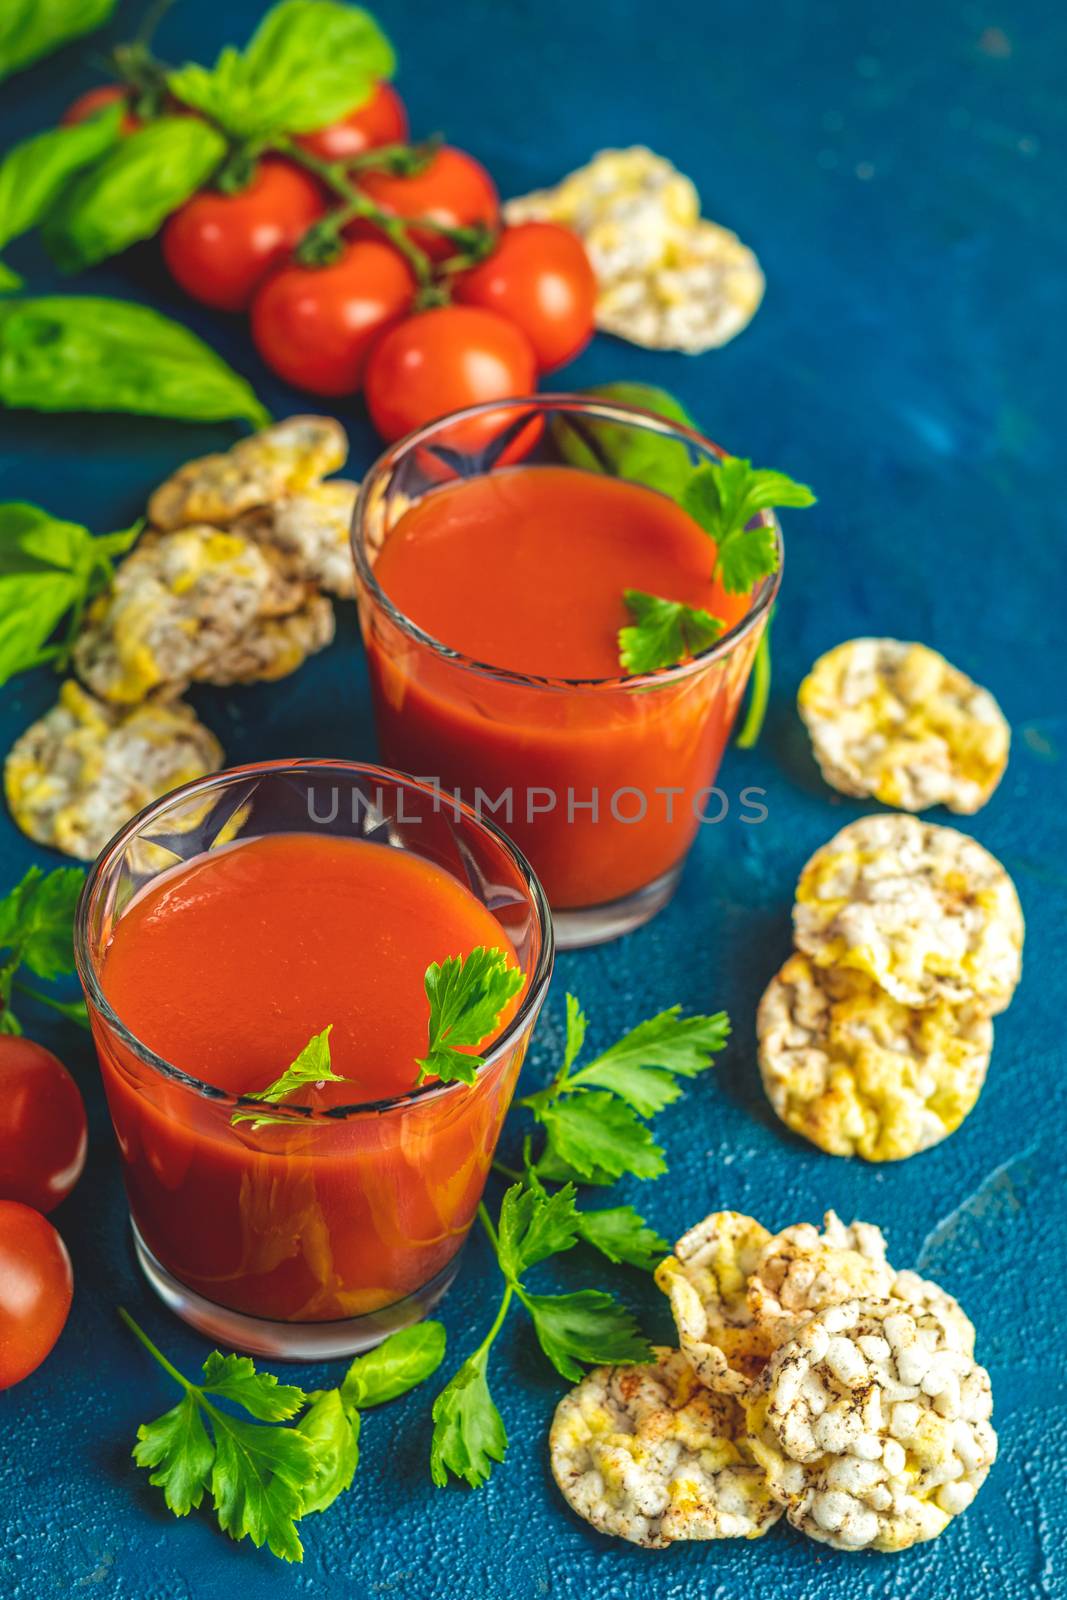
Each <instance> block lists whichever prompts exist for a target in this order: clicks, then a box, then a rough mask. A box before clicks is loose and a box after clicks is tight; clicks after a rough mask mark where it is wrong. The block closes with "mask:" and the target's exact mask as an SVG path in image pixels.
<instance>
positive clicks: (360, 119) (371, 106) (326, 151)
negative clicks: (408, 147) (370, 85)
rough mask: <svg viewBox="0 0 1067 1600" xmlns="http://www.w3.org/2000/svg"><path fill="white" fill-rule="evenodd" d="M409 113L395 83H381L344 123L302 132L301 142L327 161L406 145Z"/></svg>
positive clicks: (312, 152) (340, 159)
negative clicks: (382, 146) (385, 145)
mask: <svg viewBox="0 0 1067 1600" xmlns="http://www.w3.org/2000/svg"><path fill="white" fill-rule="evenodd" d="M407 136H408V114H407V111H406V110H405V109H404V102H403V100H401V98H400V96H399V95H398V94H397V92H396V90H395V89H394V88H393V86H392V84H391V83H379V84H378V86H377V88H376V89H375V90H374V93H373V94H372V95H371V97H370V99H369V100H368V101H367V102H366V103H365V104H364V105H361V106H357V107H356V109H355V111H350V112H349V113H348V116H347V117H342V119H341V121H340V122H331V123H330V126H329V127H328V128H319V129H318V130H317V131H316V132H315V133H302V134H301V135H300V136H299V138H298V139H297V141H296V142H297V144H299V145H303V147H304V149H305V150H308V151H310V153H311V154H312V155H313V156H318V157H319V158H320V159H321V160H323V161H344V160H346V159H347V158H349V157H350V156H361V155H362V154H363V152H364V150H373V149H375V148H376V147H377V146H378V145H382V144H403V143H404V142H405V140H406V139H407Z"/></svg>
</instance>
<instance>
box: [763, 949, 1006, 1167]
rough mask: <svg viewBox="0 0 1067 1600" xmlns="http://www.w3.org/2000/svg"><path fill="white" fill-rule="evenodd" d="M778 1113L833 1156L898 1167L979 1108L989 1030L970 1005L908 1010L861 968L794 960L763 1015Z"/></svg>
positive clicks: (770, 1091) (768, 1083)
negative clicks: (888, 1163) (888, 1162)
mask: <svg viewBox="0 0 1067 1600" xmlns="http://www.w3.org/2000/svg"><path fill="white" fill-rule="evenodd" d="M756 1032H757V1034H758V1036H759V1065H760V1073H761V1075H762V1078H763V1087H764V1089H765V1090H766V1091H767V1098H768V1100H769V1101H770V1102H771V1105H772V1106H773V1107H774V1109H775V1111H776V1112H777V1114H778V1116H779V1117H780V1118H781V1119H782V1121H783V1122H784V1123H785V1125H786V1127H787V1128H791V1129H792V1130H793V1132H794V1133H799V1134H800V1135H801V1136H802V1137H803V1138H805V1139H810V1140H811V1142H812V1144H815V1145H818V1147H819V1149H820V1150H825V1151H826V1152H827V1154H829V1155H832V1156H862V1157H863V1159H864V1160H865V1161H901V1160H903V1159H904V1158H905V1157H907V1156H910V1155H914V1154H915V1153H916V1152H917V1151H919V1150H928V1149H929V1148H930V1147H931V1146H932V1145H935V1144H939V1143H940V1141H941V1140H942V1139H944V1138H947V1136H948V1135H949V1134H950V1133H952V1132H954V1131H955V1129H956V1128H958V1127H959V1125H960V1123H961V1122H962V1121H963V1119H964V1117H965V1116H966V1115H967V1113H968V1112H969V1111H971V1110H972V1108H973V1107H974V1105H975V1104H976V1102H977V1100H978V1096H979V1094H980V1093H981V1090H982V1084H983V1083H984V1081H985V1075H986V1068H987V1067H988V1065H989V1056H990V1052H991V1050H992V1048H993V1024H992V1022H991V1021H990V1019H989V1015H988V1013H987V1012H986V1010H985V1009H984V1007H983V1006H981V1005H979V1004H976V1003H975V1002H973V1001H965V1002H963V1003H961V1004H960V1005H956V1006H954V1005H950V1004H949V1002H948V1001H945V1000H935V1001H934V1002H933V1004H932V1005H928V1006H924V1007H921V1008H919V1007H915V1006H905V1005H902V1004H901V1003H900V1001H899V1000H894V999H893V998H892V996H891V995H889V994H887V993H886V992H885V990H884V989H881V988H879V986H878V985H877V984H876V983H875V982H874V981H873V979H871V978H868V977H867V976H866V975H865V974H864V973H862V972H856V971H850V970H848V969H847V968H843V967H816V966H815V965H814V964H813V963H812V962H811V961H810V960H809V959H808V957H807V956H805V955H800V954H799V953H798V954H795V955H792V956H790V958H789V960H788V961H787V962H786V963H785V965H784V966H783V967H782V969H781V971H780V972H779V973H778V975H777V977H775V978H772V980H771V982H770V984H769V985H768V987H767V989H766V991H765V993H764V995H763V999H762V1000H761V1001H760V1005H759V1010H758V1012H757V1013H756Z"/></svg>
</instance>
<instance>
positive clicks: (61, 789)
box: [4, 680, 223, 861]
mask: <svg viewBox="0 0 1067 1600" xmlns="http://www.w3.org/2000/svg"><path fill="white" fill-rule="evenodd" d="M222 761H223V754H222V746H221V745H220V744H219V742H218V740H217V739H216V738H215V735H214V734H213V733H211V732H210V731H209V730H208V729H207V728H205V727H204V726H203V724H202V723H201V722H199V721H198V720H197V717H196V714H195V713H194V711H193V710H192V707H190V706H187V705H183V704H182V703H181V702H180V701H174V700H172V701H167V702H165V703H161V702H157V701H149V702H148V703H146V704H144V705H139V706H134V707H133V708H132V709H129V710H126V709H119V708H117V707H115V706H109V705H106V704H104V703H103V702H102V701H100V700H96V699H94V698H93V696H92V695H89V694H87V693H86V692H85V690H84V689H83V688H82V687H81V685H80V684H77V683H75V682H74V681H73V680H70V681H68V682H67V683H64V684H63V686H62V688H61V689H60V691H59V700H58V702H57V704H56V705H54V706H53V707H52V710H51V711H48V712H46V713H45V715H44V716H43V717H41V718H40V719H39V720H38V721H37V722H35V723H34V724H33V725H32V727H29V728H27V729H26V732H25V733H24V734H22V736H21V737H20V738H19V739H17V740H16V742H15V744H14V745H13V747H12V749H11V751H10V753H9V755H8V757H7V761H6V762H5V764H4V790H5V793H6V795H7V803H8V806H9V807H10V809H11V814H12V816H13V817H14V819H15V821H16V822H17V823H18V825H19V827H20V828H21V829H22V831H23V832H24V833H27V834H29V836H30V838H31V839H36V840H37V842H38V844H44V845H51V846H52V847H53V848H54V849H56V850H62V851H63V852H64V853H65V854H66V855H70V856H77V857H78V858H79V859H80V860H82V861H91V860H93V858H94V857H95V856H96V855H98V854H99V852H100V851H101V850H102V849H103V848H104V846H105V845H106V844H107V842H108V840H109V839H110V838H111V836H112V835H113V834H114V833H116V832H117V831H118V830H119V828H121V827H122V826H123V824H124V823H126V822H128V821H129V819H130V818H131V817H132V816H134V815H135V814H136V813H137V812H138V811H140V810H141V808H142V806H146V805H148V804H149V803H150V802H151V801H152V800H156V799H158V798H159V796H160V795H164V794H167V793H168V792H169V791H170V790H171V789H175V788H177V787H178V785H179V784H182V783H189V782H191V781H192V780H193V779H194V778H201V777H203V776H204V775H205V773H208V772H216V771H217V770H218V769H219V767H221V766H222Z"/></svg>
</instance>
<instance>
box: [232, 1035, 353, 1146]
mask: <svg viewBox="0 0 1067 1600" xmlns="http://www.w3.org/2000/svg"><path fill="white" fill-rule="evenodd" d="M332 1032H333V1023H332V1022H331V1023H330V1025H329V1027H328V1028H323V1030H322V1032H321V1033H314V1034H312V1036H311V1038H310V1039H309V1040H308V1042H307V1044H306V1045H305V1046H304V1048H303V1050H301V1052H300V1054H299V1055H298V1056H297V1057H296V1058H295V1059H294V1060H293V1061H291V1062H290V1063H289V1065H288V1066H287V1067H286V1069H285V1071H284V1072H283V1073H282V1075H281V1077H280V1078H275V1080H274V1082H273V1083H271V1084H268V1085H267V1087H266V1088H265V1089H257V1090H256V1093H255V1094H254V1095H247V1096H245V1097H244V1098H245V1099H249V1100H255V1101H256V1102H257V1103H258V1104H265V1105H269V1106H276V1105H278V1104H280V1102H281V1101H282V1100H285V1099H286V1098H287V1097H288V1096H289V1095H291V1094H293V1093H294V1092H295V1091H296V1090H297V1089H306V1088H307V1087H308V1086H309V1085H311V1084H320V1083H351V1082H352V1079H351V1078H343V1077H342V1076H341V1075H340V1073H338V1072H335V1071H334V1070H333V1064H332V1062H331V1060H330V1034H331V1033H332ZM288 1121H289V1118H288V1117H272V1116H271V1115H270V1113H269V1112H263V1111H259V1110H257V1109H255V1108H250V1109H248V1110H243V1109H242V1108H241V1107H240V1106H238V1108H237V1110H236V1111H235V1112H234V1113H233V1115H232V1116H231V1117H230V1123H231V1125H232V1126H233V1127H236V1126H237V1124H238V1123H239V1122H250V1123H251V1124H252V1131H253V1133H255V1132H256V1131H257V1130H258V1129H259V1128H267V1127H270V1126H271V1125H272V1124H273V1123H278V1122H281V1123H284V1122H288Z"/></svg>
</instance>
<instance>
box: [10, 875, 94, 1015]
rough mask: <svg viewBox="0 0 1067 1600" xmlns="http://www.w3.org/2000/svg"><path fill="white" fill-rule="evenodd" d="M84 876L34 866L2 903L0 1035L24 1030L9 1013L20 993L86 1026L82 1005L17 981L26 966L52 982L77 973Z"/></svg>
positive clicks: (11, 1011)
mask: <svg viewBox="0 0 1067 1600" xmlns="http://www.w3.org/2000/svg"><path fill="white" fill-rule="evenodd" d="M84 882H85V873H84V872H83V871H82V870H81V868H80V867H57V868H56V869H55V871H54V872H48V873H45V872H42V871H41V869H40V867H30V869H29V871H28V872H27V873H26V875H25V877H24V878H23V879H22V881H21V882H20V883H17V884H16V885H15V887H14V888H13V889H12V890H11V892H10V893H9V894H7V895H5V896H4V898H3V899H2V900H0V1034H5V1033H15V1034H19V1033H21V1032H22V1024H21V1023H20V1022H19V1020H18V1018H17V1017H16V1015H15V1013H14V1011H13V1010H12V1009H11V995H12V991H13V990H15V989H20V990H21V991H22V992H23V993H24V994H28V995H29V996H30V997H31V998H32V999H34V1000H39V1001H41V1002H42V1003H43V1004H44V1005H46V1006H51V1007H52V1009H53V1010H55V1011H59V1012H61V1013H62V1015H63V1016H65V1017H69V1018H70V1019H71V1020H72V1021H74V1022H80V1023H81V1024H82V1026H83V1027H87V1026H88V1021H87V1018H86V1015H85V1003H84V1001H81V1000H77V1001H66V1000H56V999H54V998H53V996H52V995H49V994H44V993H42V992H41V990H39V989H31V988H29V987H27V985H26V984H25V983H23V982H21V980H20V979H19V976H18V974H19V971H20V969H21V968H22V967H25V968H26V970H27V971H28V972H32V973H33V975H34V977H37V978H44V979H45V980H50V979H52V978H59V977H63V976H64V975H65V974H67V973H70V972H73V971H74V942H73V937H72V934H71V927H72V924H73V921H74V908H75V906H76V905H77V903H78V896H79V895H80V894H81V891H82V885H83V884H84Z"/></svg>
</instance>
